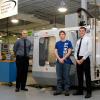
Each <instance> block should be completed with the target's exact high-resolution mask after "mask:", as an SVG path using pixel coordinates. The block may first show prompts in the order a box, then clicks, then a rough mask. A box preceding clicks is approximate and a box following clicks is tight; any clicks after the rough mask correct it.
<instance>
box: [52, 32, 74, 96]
mask: <svg viewBox="0 0 100 100" xmlns="http://www.w3.org/2000/svg"><path fill="white" fill-rule="evenodd" d="M59 37H60V41H58V42H56V45H55V55H56V57H57V62H56V74H57V90H56V91H55V92H54V95H59V94H62V92H63V90H64V94H65V96H69V87H70V79H69V72H70V67H71V64H72V61H71V59H70V55H71V52H72V48H73V47H72V43H71V41H69V40H66V39H65V38H66V33H65V31H60V32H59Z"/></svg>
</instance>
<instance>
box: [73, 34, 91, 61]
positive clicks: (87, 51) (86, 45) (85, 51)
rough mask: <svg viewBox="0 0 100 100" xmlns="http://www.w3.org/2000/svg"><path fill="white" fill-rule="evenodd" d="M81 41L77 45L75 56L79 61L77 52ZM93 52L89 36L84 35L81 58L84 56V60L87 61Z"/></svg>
mask: <svg viewBox="0 0 100 100" xmlns="http://www.w3.org/2000/svg"><path fill="white" fill-rule="evenodd" d="M80 40H81V39H79V40H78V41H77V43H76V47H75V54H74V56H75V59H77V51H78V48H79V44H80ZM91 52H92V41H91V38H90V37H89V36H87V35H84V36H83V38H82V43H81V47H80V52H79V56H83V59H84V60H85V59H86V58H87V57H88V56H90V55H91Z"/></svg>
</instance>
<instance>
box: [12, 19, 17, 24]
mask: <svg viewBox="0 0 100 100" xmlns="http://www.w3.org/2000/svg"><path fill="white" fill-rule="evenodd" d="M11 22H12V23H14V24H17V23H18V22H19V20H18V19H11Z"/></svg>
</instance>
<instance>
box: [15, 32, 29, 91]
mask: <svg viewBox="0 0 100 100" xmlns="http://www.w3.org/2000/svg"><path fill="white" fill-rule="evenodd" d="M30 50H31V42H30V41H29V40H28V39H27V31H26V30H23V31H22V32H21V39H19V40H17V41H16V43H15V44H14V53H15V55H16V66H17V77H16V90H15V91H16V92H19V90H20V89H21V90H23V91H28V89H26V88H25V86H26V80H27V73H28V66H29V52H30Z"/></svg>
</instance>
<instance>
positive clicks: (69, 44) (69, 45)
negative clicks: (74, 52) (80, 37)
mask: <svg viewBox="0 0 100 100" xmlns="http://www.w3.org/2000/svg"><path fill="white" fill-rule="evenodd" d="M68 48H70V49H73V46H72V43H71V41H69V43H68Z"/></svg>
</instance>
